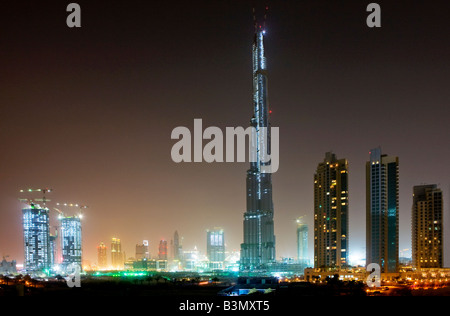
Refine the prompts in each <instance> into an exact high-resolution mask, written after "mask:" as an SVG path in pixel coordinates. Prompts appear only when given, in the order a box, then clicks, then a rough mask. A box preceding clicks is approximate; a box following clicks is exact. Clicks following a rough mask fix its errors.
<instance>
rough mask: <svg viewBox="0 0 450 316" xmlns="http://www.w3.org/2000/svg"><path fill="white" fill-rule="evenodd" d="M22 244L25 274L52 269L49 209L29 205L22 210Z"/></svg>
mask: <svg viewBox="0 0 450 316" xmlns="http://www.w3.org/2000/svg"><path fill="white" fill-rule="evenodd" d="M22 220H23V222H22V224H23V242H24V252H25V254H24V255H25V256H24V257H25V261H24V268H25V270H26V271H27V273H33V272H44V271H48V270H50V269H51V268H52V257H53V256H52V247H51V242H50V224H49V220H50V217H49V209H48V208H41V207H40V206H38V205H35V204H31V205H30V206H29V208H25V209H23V210H22Z"/></svg>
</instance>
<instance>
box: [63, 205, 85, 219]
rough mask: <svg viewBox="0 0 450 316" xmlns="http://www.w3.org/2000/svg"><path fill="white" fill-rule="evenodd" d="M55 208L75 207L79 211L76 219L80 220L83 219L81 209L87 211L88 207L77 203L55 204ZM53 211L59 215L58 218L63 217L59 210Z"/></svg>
mask: <svg viewBox="0 0 450 316" xmlns="http://www.w3.org/2000/svg"><path fill="white" fill-rule="evenodd" d="M56 206H58V207H76V208H78V209H79V210H80V212H79V213H78V215H77V216H78V217H79V218H80V219H81V218H82V217H83V211H82V210H83V209H87V208H88V206H86V205H81V204H78V203H56ZM55 210H56V211H57V212H58V213H59V214H60V216H63V217H64V213H63V212H62V211H61V210H60V209H59V208H55Z"/></svg>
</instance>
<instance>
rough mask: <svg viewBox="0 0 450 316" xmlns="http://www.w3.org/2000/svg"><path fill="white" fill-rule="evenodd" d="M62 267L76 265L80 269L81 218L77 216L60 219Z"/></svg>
mask: <svg viewBox="0 0 450 316" xmlns="http://www.w3.org/2000/svg"><path fill="white" fill-rule="evenodd" d="M59 220H60V222H61V229H60V236H61V256H62V263H61V264H62V266H63V267H66V268H67V267H68V266H72V265H74V264H75V265H77V266H79V267H80V269H81V257H82V239H81V218H80V217H79V216H71V217H60V219H59Z"/></svg>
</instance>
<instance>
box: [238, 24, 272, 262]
mask: <svg viewBox="0 0 450 316" xmlns="http://www.w3.org/2000/svg"><path fill="white" fill-rule="evenodd" d="M264 21H265V17H264ZM264 24H265V22H264V23H263V24H258V23H257V19H256V18H255V36H254V41H253V117H252V119H251V121H250V124H251V127H252V128H253V130H254V131H255V134H256V135H253V137H254V138H255V143H254V145H255V147H256V150H255V151H256V153H257V156H258V157H257V159H255V160H256V161H254V162H253V161H252V162H251V163H250V169H249V170H248V171H247V180H246V183H247V184H246V185H247V194H246V196H247V211H246V212H245V213H244V242H243V243H242V244H241V259H240V269H241V270H242V271H254V270H265V269H266V267H267V265H268V264H270V263H273V262H275V259H276V258H275V234H274V222H273V212H274V208H273V201H272V174H271V173H270V172H266V170H268V169H270V167H271V161H270V159H268V157H269V156H270V148H271V144H270V132H269V129H270V123H269V114H270V111H269V101H268V93H267V66H266V57H265V54H264V37H265V34H266V31H265V25H264ZM265 132H267V134H268V135H264V134H265Z"/></svg>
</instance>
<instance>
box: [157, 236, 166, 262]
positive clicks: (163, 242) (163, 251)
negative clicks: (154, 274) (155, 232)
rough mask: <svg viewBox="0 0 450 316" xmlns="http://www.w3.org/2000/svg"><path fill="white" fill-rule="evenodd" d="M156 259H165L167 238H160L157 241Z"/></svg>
mask: <svg viewBox="0 0 450 316" xmlns="http://www.w3.org/2000/svg"><path fill="white" fill-rule="evenodd" d="M158 259H159V260H167V240H160V242H159V248H158Z"/></svg>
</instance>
